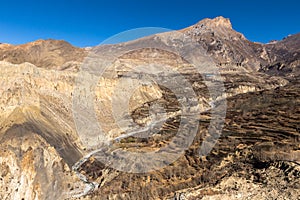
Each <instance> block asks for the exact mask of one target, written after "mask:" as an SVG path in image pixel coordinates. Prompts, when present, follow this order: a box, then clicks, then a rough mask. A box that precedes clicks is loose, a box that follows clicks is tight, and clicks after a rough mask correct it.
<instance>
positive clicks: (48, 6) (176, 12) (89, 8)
mask: <svg viewBox="0 0 300 200" xmlns="http://www.w3.org/2000/svg"><path fill="white" fill-rule="evenodd" d="M299 8H300V1H299V0H285V1H276V0H273V1H269V0H252V1H250V0H249V1H248V0H245V1H243V0H236V1H230V0H181V1H179V0H69V1H67V0H51V1H46V0H40V1H38V0H35V1H30V0H20V1H13V0H10V1H1V2H0V42H2V43H11V44H22V43H26V42H30V41H34V40H37V39H48V38H53V39H63V40H66V41H68V42H70V43H72V44H73V45H75V46H81V47H83V46H95V45H97V44H99V43H101V42H102V41H103V40H105V39H107V38H108V37H110V36H113V35H115V34H117V33H119V32H122V31H126V30H129V29H133V28H140V27H162V28H168V29H175V30H177V29H182V28H185V27H187V26H190V25H193V24H195V23H197V22H198V21H199V20H201V19H203V18H213V17H216V16H224V17H227V18H230V19H231V22H232V24H233V27H234V29H236V30H237V31H239V32H242V33H243V34H244V35H245V36H246V37H247V38H248V39H249V40H251V41H257V42H264V43H265V42H268V41H270V40H273V39H276V40H279V39H282V38H283V37H285V36H287V35H288V34H295V33H298V32H300V14H299Z"/></svg>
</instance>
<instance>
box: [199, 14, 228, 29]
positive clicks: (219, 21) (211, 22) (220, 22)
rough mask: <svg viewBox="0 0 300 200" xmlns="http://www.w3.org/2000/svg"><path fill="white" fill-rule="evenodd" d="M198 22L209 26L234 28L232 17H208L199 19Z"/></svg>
mask: <svg viewBox="0 0 300 200" xmlns="http://www.w3.org/2000/svg"><path fill="white" fill-rule="evenodd" d="M197 24H202V25H206V26H208V27H225V28H229V29H232V25H231V22H230V19H229V18H225V17H222V16H219V17H216V18H213V19H209V18H206V19H203V20H201V21H199V22H198V23H197Z"/></svg>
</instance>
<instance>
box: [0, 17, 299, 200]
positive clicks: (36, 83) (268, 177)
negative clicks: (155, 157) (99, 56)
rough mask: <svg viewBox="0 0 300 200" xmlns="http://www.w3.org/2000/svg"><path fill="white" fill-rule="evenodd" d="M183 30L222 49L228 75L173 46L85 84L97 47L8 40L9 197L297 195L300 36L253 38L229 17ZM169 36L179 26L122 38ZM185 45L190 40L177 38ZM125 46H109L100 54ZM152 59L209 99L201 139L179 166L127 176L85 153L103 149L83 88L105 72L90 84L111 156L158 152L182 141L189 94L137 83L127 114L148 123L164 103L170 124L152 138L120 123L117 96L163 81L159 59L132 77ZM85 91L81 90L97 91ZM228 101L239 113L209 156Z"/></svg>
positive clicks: (216, 54)
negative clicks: (90, 142) (89, 134)
mask: <svg viewBox="0 0 300 200" xmlns="http://www.w3.org/2000/svg"><path fill="white" fill-rule="evenodd" d="M181 33H182V34H184V35H185V36H186V37H191V38H193V39H194V40H195V41H197V44H199V45H200V46H201V47H202V48H203V49H202V50H204V52H205V53H207V55H210V56H211V57H210V61H211V63H213V64H214V66H217V67H218V69H219V72H220V74H221V79H220V80H219V79H217V78H216V77H215V76H214V75H213V74H210V73H207V74H205V73H204V74H199V72H197V71H195V69H194V68H193V66H192V64H191V63H188V61H187V60H185V58H183V57H181V56H179V55H176V54H174V53H172V52H168V51H163V50H161V49H159V48H144V49H135V50H134V51H130V52H127V53H125V54H123V55H122V56H120V57H118V59H116V60H115V61H114V62H113V63H112V64H111V66H107V67H108V69H107V71H106V72H105V73H103V76H102V77H101V78H99V79H98V77H96V76H94V75H91V78H90V79H87V80H83V82H80V81H82V80H80V79H78V74H79V72H80V71H79V66H80V64H81V62H82V61H83V59H84V57H85V56H87V55H88V52H87V50H86V49H79V48H76V47H72V46H71V45H69V44H68V43H65V42H62V41H53V40H47V41H37V42H33V43H29V44H26V45H20V46H11V45H5V44H1V45H0V60H2V61H0V77H1V79H0V110H1V112H0V146H1V148H0V149H1V151H0V172H1V174H0V186H1V188H3V189H1V190H0V198H1V199H26V200H27V199H29V200H30V199H68V198H74V199H76V198H77V197H78V198H80V199H99V198H100V199H195V198H204V199H209V198H212V199H220V198H223V199H226V198H227V199H234V198H236V199H247V198H256V199H263V198H267V197H270V196H271V197H272V198H288V199H296V198H297V197H298V196H297V195H298V194H299V188H300V186H299V174H300V171H299V160H300V158H299V149H300V146H299V130H300V127H299V125H298V123H299V119H300V110H299V108H300V107H299V104H300V102H299V99H300V98H299V95H300V91H299V88H300V87H299V81H297V79H298V78H297V77H298V74H297V73H296V72H297V70H298V69H299V53H298V51H299V48H298V47H299V46H297V45H296V43H297V42H298V41H299V39H297V38H299V37H298V35H295V36H292V37H289V38H287V39H285V40H283V41H281V42H277V43H275V44H267V45H264V44H257V43H252V42H250V41H248V40H247V39H246V38H245V37H244V36H243V35H242V34H240V33H237V32H236V31H234V30H233V29H232V26H231V23H230V21H229V20H228V19H225V18H222V17H219V18H216V19H205V20H203V21H200V22H199V23H197V24H196V25H194V26H191V27H189V28H187V29H184V30H181ZM168 37H170V38H173V39H174V38H175V39H178V38H176V33H172V32H171V33H164V34H158V35H154V36H150V37H147V38H143V39H140V40H136V41H132V42H128V43H125V44H122V45H123V47H125V48H126V47H130V46H135V45H138V44H139V43H141V42H143V43H147V42H151V41H152V40H155V41H156V42H157V41H158V44H159V45H161V47H164V46H165V45H170V44H168V43H167V42H166V41H167V39H166V38H168ZM177 43H180V41H176V40H175V42H174V44H177ZM159 45H158V46H159ZM118 47H119V46H118V45H112V46H108V47H97V48H98V49H97V48H96V50H95V52H97V50H101V48H104V50H105V48H108V49H109V48H111V49H117V48H118ZM274 49H275V50H274ZM102 50H103V49H102ZM283 51H284V52H286V53H285V54H283V53H282V52H283ZM108 53H110V52H109V51H108ZM108 56H111V55H109V54H108ZM1 57H2V59H1ZM279 60H280V63H284V67H282V66H281V68H278V69H276V70H277V71H280V73H277V72H276V73H275V72H274V73H273V72H272V69H271V68H272V67H271V68H270V66H271V65H273V64H274V63H276V62H277V61H279ZM150 64H153V65H165V66H169V67H170V68H171V69H173V70H176V71H178V72H180V73H181V74H182V75H183V77H184V78H185V79H186V80H188V81H189V83H190V85H191V87H192V89H193V91H194V92H195V94H196V95H197V101H198V103H199V105H200V107H199V109H200V111H201V114H200V116H199V121H198V122H199V124H195V125H194V126H199V131H198V133H197V135H196V137H195V139H194V140H193V143H192V145H191V146H190V147H189V148H188V149H187V150H186V151H185V152H184V153H183V154H182V155H181V156H180V157H179V159H178V160H176V162H174V163H171V164H170V165H167V166H166V167H165V168H163V169H160V170H158V171H154V172H149V173H144V174H133V173H125V172H120V171H118V170H115V169H112V168H110V167H109V166H108V165H107V163H101V162H100V161H99V160H97V157H96V156H93V155H90V156H88V157H84V156H86V155H88V154H89V153H90V151H92V150H95V149H90V147H89V146H86V145H85V143H83V142H82V141H81V139H82V138H81V137H79V134H78V127H76V125H75V122H74V112H73V111H74V107H73V106H74V93H75V91H76V90H77V89H78V84H79V85H83V84H84V81H89V80H90V81H94V80H96V82H95V87H94V88H87V90H91V91H92V93H91V94H93V95H92V98H93V99H92V102H93V103H94V110H95V114H96V118H97V120H98V121H99V122H100V123H101V128H102V129H103V131H104V132H105V134H106V136H107V137H108V138H109V139H110V140H111V141H114V143H113V144H112V150H111V151H108V152H105V153H107V154H112V155H113V154H114V152H117V151H119V150H124V149H125V150H127V151H133V152H134V151H153V150H158V149H159V148H161V147H163V146H165V145H167V144H168V143H170V141H171V138H172V137H174V135H175V134H176V132H177V131H178V127H179V122H180V117H181V114H182V111H181V107H180V104H179V100H178V97H176V95H175V94H174V93H173V92H172V91H170V90H169V89H168V88H166V87H163V86H162V85H160V84H157V83H155V82H151V83H147V84H145V83H144V84H142V85H141V86H140V87H138V89H136V90H134V91H131V96H130V98H129V99H130V101H129V104H128V109H127V110H125V111H122V112H120V113H119V114H120V115H119V118H118V119H120V120H123V119H126V118H128V117H130V118H132V119H133V122H135V123H137V124H139V125H140V126H146V125H147V124H149V123H151V120H152V118H151V109H152V108H151V106H152V105H153V104H158V105H161V106H162V107H163V108H164V109H165V111H166V118H167V120H166V121H165V122H164V123H163V124H162V127H161V129H160V131H159V132H158V133H157V134H154V135H152V136H151V137H149V138H147V139H144V138H136V137H134V135H132V136H131V135H126V134H124V130H126V129H130V127H119V126H118V125H117V124H116V119H115V118H114V117H115V116H114V113H113V111H112V109H113V107H112V106H113V105H112V101H113V100H114V98H116V99H118V100H122V99H125V98H127V97H126V96H124V94H123V93H118V94H116V91H118V90H116V89H120V88H121V89H123V90H130V89H129V85H131V84H132V83H133V82H136V81H138V80H140V79H141V78H143V77H141V76H142V75H143V76H149V77H151V76H150V75H151V73H153V72H156V75H157V76H158V77H159V74H160V73H159V71H157V70H156V68H151V67H149V68H147V69H145V70H144V71H143V73H138V72H134V73H130V72H131V71H132V69H135V68H137V67H139V66H141V65H145V66H147V65H150ZM282 69H291V70H288V72H287V71H284V70H282ZM99 70H100V69H99ZM78 71H79V72H78ZM265 72H267V73H265ZM271 72H272V73H271ZM285 72H287V73H285ZM270 74H271V75H270ZM275 75H282V76H275ZM172 76H174V77H176V76H177V75H176V74H171V75H170V74H169V76H168V78H167V79H166V78H165V77H164V79H162V81H171V80H172V78H173V77H172ZM120 81H122V85H121V87H120V85H118V84H119V82H120ZM216 82H223V83H224V87H225V90H226V93H225V94H224V95H223V96H220V97H219V98H218V99H217V100H215V99H214V100H215V101H214V103H213V104H212V103H211V102H212V100H213V99H212V98H211V96H210V94H209V90H208V85H213V84H215V83H216ZM117 87H119V88H117ZM215 89H216V90H217V89H218V88H215ZM81 92H83V93H82V94H81V97H86V95H87V94H88V93H85V92H84V90H83V91H81ZM224 98H227V115H226V118H225V125H224V128H223V131H222V134H221V137H220V139H219V140H218V142H217V144H216V145H215V147H214V148H213V150H212V151H211V153H210V154H209V155H207V156H204V157H200V156H199V148H200V146H201V143H202V142H203V140H204V138H205V137H206V136H207V135H209V134H210V133H209V132H208V127H209V124H210V119H211V118H212V116H211V109H212V108H214V107H218V106H220V105H221V104H219V103H218V101H222V99H224ZM84 106H85V105H84V104H82V107H83V108H84ZM191 109H193V108H191ZM82 117H83V118H85V116H82ZM85 128H86V129H91V131H92V128H90V127H85ZM116 138H117V142H115V139H116ZM83 158H84V159H83ZM79 160H80V161H81V163H80V165H79V164H78V163H77V162H78V161H79ZM149 162H151V160H149ZM74 166H76V167H74ZM72 168H73V169H72ZM75 169H76V170H75Z"/></svg>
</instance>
